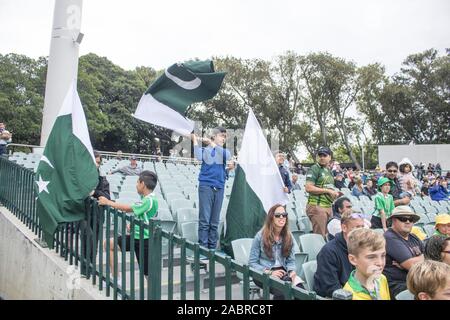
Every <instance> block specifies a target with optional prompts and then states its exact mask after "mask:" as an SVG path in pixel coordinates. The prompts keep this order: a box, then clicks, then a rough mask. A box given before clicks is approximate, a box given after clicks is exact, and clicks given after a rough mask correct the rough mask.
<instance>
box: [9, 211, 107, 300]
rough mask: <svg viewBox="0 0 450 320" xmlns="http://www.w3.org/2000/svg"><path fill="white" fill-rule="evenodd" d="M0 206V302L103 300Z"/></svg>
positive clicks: (92, 287)
mask: <svg viewBox="0 0 450 320" xmlns="http://www.w3.org/2000/svg"><path fill="white" fill-rule="evenodd" d="M36 238H37V236H36V235H35V234H34V233H33V232H31V230H29V229H28V228H27V227H26V226H25V225H24V224H22V223H21V221H20V220H18V219H17V218H16V217H15V216H14V215H12V214H11V213H10V212H9V211H8V210H7V209H6V208H5V207H1V206H0V297H1V298H3V299H45V300H47V299H49V300H54V299H57V300H78V299H83V300H91V299H105V298H106V297H104V296H103V294H102V293H100V291H98V290H97V288H96V287H94V286H92V283H91V281H88V280H86V279H84V278H80V277H79V273H77V272H75V271H74V270H73V267H72V266H69V264H68V262H67V261H65V260H64V259H63V258H61V257H60V256H59V255H58V254H56V253H55V251H54V250H49V249H47V248H42V247H41V246H40V245H39V244H38V243H37V242H36V241H35V239H36Z"/></svg>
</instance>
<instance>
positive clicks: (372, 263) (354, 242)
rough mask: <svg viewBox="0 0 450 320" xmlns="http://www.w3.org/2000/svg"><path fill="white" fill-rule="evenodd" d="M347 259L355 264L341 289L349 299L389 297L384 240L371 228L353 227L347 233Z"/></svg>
mask: <svg viewBox="0 0 450 320" xmlns="http://www.w3.org/2000/svg"><path fill="white" fill-rule="evenodd" d="M347 247H348V259H349V260H350V263H351V264H352V265H353V266H355V270H353V271H352V273H351V274H350V277H349V279H348V281H347V283H346V284H345V286H344V290H347V291H350V292H352V293H353V300H391V297H390V293H389V286H388V282H387V279H386V277H385V276H384V275H383V274H382V272H383V269H384V265H385V264H386V240H385V239H384V237H383V235H381V234H379V233H378V232H376V231H374V230H371V229H363V228H359V229H354V230H352V231H351V232H350V233H349V235H348V242H347Z"/></svg>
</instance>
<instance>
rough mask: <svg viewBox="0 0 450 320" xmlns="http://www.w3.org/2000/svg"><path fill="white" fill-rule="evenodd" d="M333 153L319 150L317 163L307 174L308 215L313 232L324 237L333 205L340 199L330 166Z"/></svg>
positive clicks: (321, 148) (323, 148)
mask: <svg viewBox="0 0 450 320" xmlns="http://www.w3.org/2000/svg"><path fill="white" fill-rule="evenodd" d="M332 155H333V153H332V152H331V150H330V148H328V147H320V148H319V149H318V150H317V159H318V161H317V163H316V164H314V165H313V166H312V167H311V168H310V169H309V170H308V173H307V174H306V184H305V190H306V192H308V193H309V197H308V203H307V205H306V214H307V215H308V217H309V220H311V223H312V226H313V232H314V233H317V234H321V235H322V236H323V237H325V236H326V233H327V221H328V220H329V219H330V217H331V213H332V210H331V205H332V204H333V201H334V199H336V198H338V196H339V192H338V191H336V190H335V187H334V178H333V174H332V173H331V170H330V168H329V164H330V161H331V157H332Z"/></svg>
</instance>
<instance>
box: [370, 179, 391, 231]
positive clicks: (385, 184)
mask: <svg viewBox="0 0 450 320" xmlns="http://www.w3.org/2000/svg"><path fill="white" fill-rule="evenodd" d="M377 185H378V191H379V192H378V193H377V195H376V196H375V198H374V201H375V211H374V212H373V214H372V219H371V220H370V222H371V224H372V228H374V229H379V228H383V230H384V231H386V230H387V228H388V226H389V223H388V219H389V217H390V216H391V214H392V211H393V210H394V208H395V206H394V199H393V197H392V195H390V194H389V191H390V189H391V184H390V181H389V179H388V178H386V177H382V178H380V179H379V180H378V184H377Z"/></svg>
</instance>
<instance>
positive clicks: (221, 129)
mask: <svg viewBox="0 0 450 320" xmlns="http://www.w3.org/2000/svg"><path fill="white" fill-rule="evenodd" d="M219 133H227V129H225V128H224V127H221V126H219V127H215V128H214V129H213V130H212V133H211V136H213V137H214V136H215V135H218V134H219Z"/></svg>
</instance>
